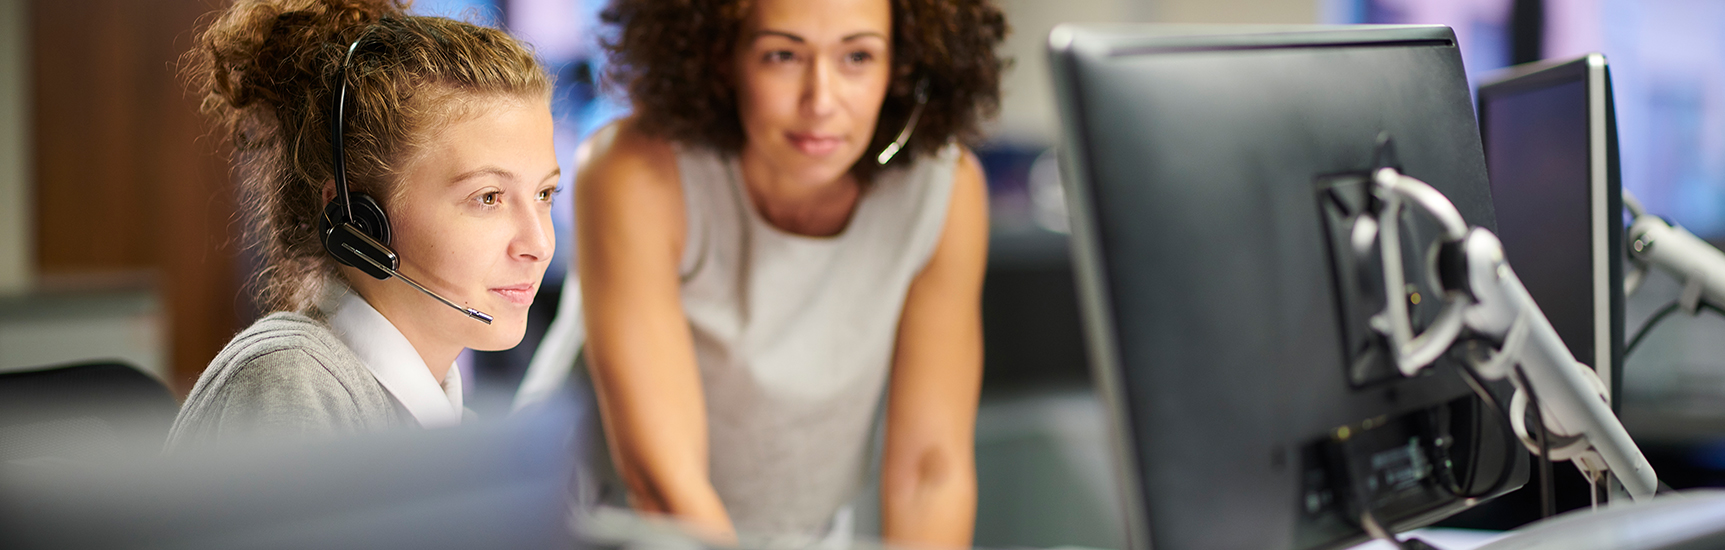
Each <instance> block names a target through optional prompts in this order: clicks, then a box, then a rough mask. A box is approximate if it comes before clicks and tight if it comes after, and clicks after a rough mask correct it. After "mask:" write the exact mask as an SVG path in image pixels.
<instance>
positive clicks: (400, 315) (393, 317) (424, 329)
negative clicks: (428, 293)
mask: <svg viewBox="0 0 1725 550" xmlns="http://www.w3.org/2000/svg"><path fill="white" fill-rule="evenodd" d="M344 269H351V268H344ZM348 280H350V281H355V282H356V283H358V284H355V285H353V287H354V292H358V293H359V295H360V296H361V297H364V298H365V301H366V303H368V304H371V307H372V309H375V310H377V312H378V314H381V315H383V318H384V320H387V321H389V324H390V325H393V326H395V330H397V331H399V332H401V335H402V337H404V338H407V343H408V344H410V345H412V346H413V350H414V351H416V352H418V353H419V359H420V360H421V361H424V362H425V368H426V369H427V370H430V371H431V377H432V378H434V379H436V380H437V383H438V384H442V383H443V377H444V376H447V375H448V374H449V366H450V365H451V364H454V363H455V357H456V356H457V355H460V354H461V350H462V349H463V348H462V346H461V345H459V344H452V343H450V342H452V341H453V340H454V339H452V338H447V337H440V335H438V334H436V333H435V331H433V330H432V328H433V327H431V326H425V325H426V323H415V322H413V321H414V319H415V318H416V315H415V312H413V311H411V310H405V309H398V308H395V307H392V306H393V305H394V304H395V301H392V300H388V299H377V298H382V297H384V296H385V295H386V294H387V293H389V292H390V291H391V290H392V289H389V288H387V287H386V286H385V285H396V286H400V287H402V288H404V289H406V290H407V292H417V291H415V290H412V289H410V288H407V287H406V285H403V284H401V283H399V282H393V281H377V280H374V279H371V278H370V277H369V276H365V275H359V276H358V277H354V276H353V274H350V276H349V279H348ZM360 281H363V282H360ZM394 290H397V291H399V290H400V289H394ZM406 298H410V299H413V298H418V297H417V296H406ZM428 299H429V298H428Z"/></svg>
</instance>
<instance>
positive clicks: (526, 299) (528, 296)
mask: <svg viewBox="0 0 1725 550" xmlns="http://www.w3.org/2000/svg"><path fill="white" fill-rule="evenodd" d="M534 286H536V285H534V284H533V283H522V284H518V285H509V286H497V287H491V289H490V290H491V292H492V293H493V294H496V295H498V296H502V297H503V299H504V300H506V301H508V302H509V303H511V304H515V305H518V306H526V305H532V304H533V295H534V294H536V293H535V292H534V290H535V289H534V288H533V287H534Z"/></svg>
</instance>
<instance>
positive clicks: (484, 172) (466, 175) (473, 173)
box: [449, 166, 563, 185]
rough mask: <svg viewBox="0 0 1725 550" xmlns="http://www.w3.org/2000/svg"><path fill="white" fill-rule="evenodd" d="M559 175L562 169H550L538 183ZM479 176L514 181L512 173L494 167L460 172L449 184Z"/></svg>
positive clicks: (561, 173)
mask: <svg viewBox="0 0 1725 550" xmlns="http://www.w3.org/2000/svg"><path fill="white" fill-rule="evenodd" d="M561 175H563V169H562V168H553V169H551V173H549V174H546V175H545V177H544V178H541V179H540V180H539V181H541V182H543V181H545V180H549V179H555V178H557V177H558V176H561ZM480 176H496V177H499V178H503V179H506V180H512V179H515V173H514V172H510V171H508V170H504V169H502V168H498V167H496V166H486V167H482V168H477V169H474V170H468V171H466V172H462V173H461V174H459V175H457V176H455V177H454V178H451V179H450V180H449V184H450V185H455V184H457V183H461V182H464V181H467V180H470V179H473V178H477V177H480Z"/></svg>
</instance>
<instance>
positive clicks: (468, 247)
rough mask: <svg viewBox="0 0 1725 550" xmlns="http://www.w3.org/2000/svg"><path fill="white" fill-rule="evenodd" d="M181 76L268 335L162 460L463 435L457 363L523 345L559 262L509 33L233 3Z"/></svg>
mask: <svg viewBox="0 0 1725 550" xmlns="http://www.w3.org/2000/svg"><path fill="white" fill-rule="evenodd" d="M187 60H188V61H189V65H188V69H189V71H188V74H189V76H190V77H191V80H192V82H193V84H194V85H195V86H196V87H197V88H198V89H199V90H200V91H201V92H202V93H203V109H204V111H205V112H206V113H208V114H209V115H210V116H211V117H212V118H213V119H215V121H216V122H218V123H219V125H220V126H221V128H222V129H224V130H226V131H227V132H228V133H229V136H230V139H231V142H232V145H233V147H234V162H235V171H236V179H237V181H238V183H239V185H240V191H241V197H242V200H243V201H244V203H243V204H244V208H242V210H244V211H246V212H247V213H248V217H247V220H246V222H247V228H248V230H249V234H250V235H249V236H250V238H251V241H252V242H253V243H255V244H256V245H257V246H258V247H259V248H260V249H261V257H262V258H261V259H262V266H261V267H262V268H261V269H260V270H259V275H258V279H257V281H256V282H255V283H256V285H257V288H258V290H259V295H258V299H259V305H260V306H262V308H263V309H264V310H265V311H267V312H269V314H268V315H267V316H265V317H263V318H262V319H260V320H258V321H257V322H256V323H254V324H252V325H251V326H250V327H248V328H246V329H245V330H244V331H242V332H240V333H239V334H238V335H237V336H235V337H234V339H233V340H232V341H231V342H229V343H228V345H227V346H226V347H225V348H224V349H223V350H222V352H221V353H220V354H219V355H218V356H217V357H216V358H215V360H214V361H213V362H211V364H210V366H209V368H207V369H206V370H205V371H204V372H203V374H202V375H201V376H200V377H199V379H198V382H197V385H196V386H195V387H194V388H193V389H192V392H191V395H190V396H189V397H187V399H186V402H185V405H184V406H183V408H182V409H181V411H180V414H179V417H178V418H177V419H176V420H175V422H174V426H173V429H172V432H171V434H170V436H169V447H170V448H174V447H180V446H184V445H188V444H192V443H198V442H208V441H214V440H227V439H234V438H240V437H256V436H260V435H271V436H279V435H288V436H293V435H336V434H351V433H361V432H370V431H377V430H384V429H390V428H396V427H418V426H425V427H434V426H447V425H452V424H457V423H459V422H461V420H462V418H463V415H464V409H463V407H462V399H461V377H460V372H459V371H458V370H457V369H455V368H454V367H453V364H454V361H455V357H456V355H457V354H458V353H460V352H461V350H462V349H463V348H474V349H484V350H496V349H506V348H510V347H514V346H515V345H516V344H517V343H518V342H520V341H521V338H522V334H523V332H524V330H525V325H526V316H527V307H528V305H529V304H531V303H532V301H533V297H534V293H535V292H536V291H537V289H538V287H539V284H540V279H541V277H542V276H543V275H544V273H545V268H546V266H547V264H548V262H549V261H550V259H551V254H552V247H553V236H552V228H551V218H550V203H551V198H552V196H553V195H554V194H555V192H556V185H557V181H558V169H557V162H556V154H555V152H553V150H552V141H551V134H552V130H551V112H550V103H549V99H550V84H549V80H548V77H547V75H546V73H545V70H544V69H543V68H542V67H541V66H540V65H539V64H538V62H537V61H536V60H535V59H534V58H533V55H532V54H531V53H530V52H529V51H528V50H527V49H526V48H524V47H523V46H522V45H521V44H520V43H518V42H516V41H515V40H514V39H512V38H510V37H509V36H508V35H506V34H504V33H502V32H501V31H498V30H495V29H488V28H483V27H478V26H474V25H471V24H467V23H462V22H458V21H453V20H449V19H443V18H436V17H421V16H414V15H409V14H407V13H406V12H405V8H404V6H403V5H402V4H401V3H400V2H397V1H388V0H370V1H356V0H240V1H238V2H236V3H235V4H233V5H232V6H230V7H228V8H227V9H226V10H224V11H222V12H220V15H219V17H218V18H216V19H215V20H214V22H213V23H211V24H210V25H209V27H208V28H207V29H205V30H204V31H203V32H202V33H201V34H200V35H199V36H198V39H197V45H196V47H195V49H194V50H193V51H191V52H190V53H188V54H187ZM389 279H399V281H392V280H389Z"/></svg>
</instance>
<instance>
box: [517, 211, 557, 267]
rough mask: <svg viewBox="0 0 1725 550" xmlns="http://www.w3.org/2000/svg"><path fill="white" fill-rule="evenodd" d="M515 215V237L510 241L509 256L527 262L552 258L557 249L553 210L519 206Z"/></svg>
mask: <svg viewBox="0 0 1725 550" xmlns="http://www.w3.org/2000/svg"><path fill="white" fill-rule="evenodd" d="M516 212H517V213H516V215H515V238H513V239H510V241H509V257H510V258H513V259H517V260H521V261H527V262H545V261H550V260H551V255H552V253H554V252H556V250H557V234H556V230H555V229H554V228H553V227H552V226H551V212H550V211H548V210H545V209H542V208H519V209H516Z"/></svg>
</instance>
